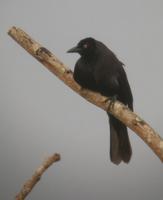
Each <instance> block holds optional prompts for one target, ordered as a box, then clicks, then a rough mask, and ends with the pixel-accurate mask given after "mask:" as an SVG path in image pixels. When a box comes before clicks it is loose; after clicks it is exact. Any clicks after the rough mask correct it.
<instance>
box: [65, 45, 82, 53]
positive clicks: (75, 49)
mask: <svg viewBox="0 0 163 200" xmlns="http://www.w3.org/2000/svg"><path fill="white" fill-rule="evenodd" d="M80 51H81V49H80V48H79V47H78V46H76V47H73V48H71V49H69V50H68V51H67V53H79V52H80Z"/></svg>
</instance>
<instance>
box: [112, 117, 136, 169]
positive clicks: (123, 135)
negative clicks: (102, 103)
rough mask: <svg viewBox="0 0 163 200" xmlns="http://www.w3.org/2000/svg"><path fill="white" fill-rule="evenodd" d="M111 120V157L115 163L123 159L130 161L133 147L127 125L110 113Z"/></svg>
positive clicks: (126, 161)
mask: <svg viewBox="0 0 163 200" xmlns="http://www.w3.org/2000/svg"><path fill="white" fill-rule="evenodd" d="M108 116H109V122H110V159H111V161H112V162H113V163H114V164H117V165H118V164H119V163H120V162H121V161H124V162H125V163H128V162H129V161H130V158H131V155H132V149H131V145H130V141H129V137H128V132H127V127H126V126H125V125H124V124H123V123H122V122H120V121H119V120H118V119H116V118H115V117H113V116H112V115H110V114H108Z"/></svg>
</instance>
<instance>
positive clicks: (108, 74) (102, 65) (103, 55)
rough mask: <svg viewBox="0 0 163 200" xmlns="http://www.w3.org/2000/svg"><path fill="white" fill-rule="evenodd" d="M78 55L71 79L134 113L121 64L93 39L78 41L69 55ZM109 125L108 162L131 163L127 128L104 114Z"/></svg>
mask: <svg viewBox="0 0 163 200" xmlns="http://www.w3.org/2000/svg"><path fill="white" fill-rule="evenodd" d="M68 52H69V53H73V52H75V53H79V54H80V56H81V57H80V58H79V60H78V61H77V63H76V65H75V69H74V75H73V76H74V79H75V81H76V82H77V83H78V84H79V85H81V86H82V87H83V88H87V89H90V90H92V91H95V92H99V93H101V94H102V95H104V96H107V97H110V98H111V99H112V100H115V98H116V99H117V100H119V101H121V102H122V103H124V104H125V105H127V106H128V107H129V108H130V109H131V110H133V96H132V92H131V88H130V86H129V83H128V79H127V75H126V72H125V70H124V68H123V65H124V64H123V63H122V62H121V61H120V60H119V59H118V58H117V57H116V55H115V54H114V53H113V52H112V51H111V50H110V49H109V48H107V47H106V46H105V45H104V44H103V43H102V42H100V41H97V40H95V39H93V38H90V37H89V38H85V39H83V40H81V41H80V42H79V43H78V44H77V46H75V47H73V48H72V49H70V50H69V51H68ZM107 114H108V116H109V122H110V159H111V161H112V162H113V163H115V164H119V163H120V162H121V161H124V162H125V163H128V162H129V161H130V158H131V155H132V150H131V145H130V141H129V137H128V132H127V127H126V126H125V125H124V124H123V123H122V122H120V121H119V120H118V119H116V118H115V117H114V116H113V115H111V114H109V113H107Z"/></svg>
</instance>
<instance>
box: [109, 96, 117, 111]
mask: <svg viewBox="0 0 163 200" xmlns="http://www.w3.org/2000/svg"><path fill="white" fill-rule="evenodd" d="M117 98H118V95H116V94H115V95H113V96H111V97H109V98H108V100H109V101H110V104H109V106H108V110H110V109H112V108H113V106H114V103H115V101H116V100H117Z"/></svg>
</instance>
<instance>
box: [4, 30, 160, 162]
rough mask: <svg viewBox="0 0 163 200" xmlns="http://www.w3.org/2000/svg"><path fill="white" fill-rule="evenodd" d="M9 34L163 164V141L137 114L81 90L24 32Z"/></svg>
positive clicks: (47, 53) (57, 62)
mask: <svg viewBox="0 0 163 200" xmlns="http://www.w3.org/2000/svg"><path fill="white" fill-rule="evenodd" d="M8 34H9V35H10V36H11V37H12V38H13V39H14V40H15V41H16V42H17V43H19V44H20V45H21V46H22V47H23V48H24V49H25V50H26V51H28V52H29V53H30V54H31V55H32V56H34V57H35V58H36V59H37V60H38V61H40V62H41V63H42V64H43V65H44V66H45V67H46V68H47V69H49V70H50V71H51V72H52V73H53V74H55V75H56V76H57V77H58V78H59V79H61V80H62V81H63V82H64V83H65V84H66V85H68V86H69V87H70V88H71V89H73V90H74V91H75V92H77V93H78V94H79V95H81V96H82V97H84V98H85V99H86V100H87V101H89V102H91V103H93V104H95V105H96V106H98V107H100V108H101V109H103V110H105V111H108V112H110V113H111V114H112V115H114V116H115V117H116V118H117V119H119V120H120V121H122V122H123V123H124V124H126V126H128V127H129V128H130V129H132V130H133V131H134V132H135V133H136V134H137V135H138V136H140V137H141V138H142V139H143V140H144V142H146V143H147V144H148V146H149V147H150V148H151V149H152V150H153V151H154V152H155V154H156V155H157V156H158V157H159V158H160V160H161V161H162V162H163V140H162V139H161V137H160V136H159V135H158V134H157V133H156V132H155V131H154V130H153V129H152V128H151V127H150V126H149V125H148V124H147V123H146V122H145V121H144V120H143V119H141V118H140V117H139V116H138V115H137V114H135V113H133V112H132V111H131V110H129V109H128V107H126V106H125V105H123V104H122V103H120V102H118V101H116V102H115V103H114V105H113V106H110V105H111V101H110V100H109V98H107V97H104V96H102V95H100V94H99V93H95V92H92V91H90V90H86V89H83V88H81V87H80V86H79V85H78V84H77V83H76V82H75V81H74V79H73V72H72V71H71V70H70V69H69V68H68V67H67V66H65V65H64V64H63V63H62V62H61V61H59V60H58V59H57V58H56V56H55V55H53V54H52V53H51V52H50V51H49V50H47V49H46V48H45V47H43V46H42V45H40V44H39V43H37V42H36V41H34V40H33V39H32V38H31V37H30V36H29V35H27V34H26V33H25V32H24V31H23V30H21V29H19V28H16V27H12V28H11V29H10V30H9V32H8Z"/></svg>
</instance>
